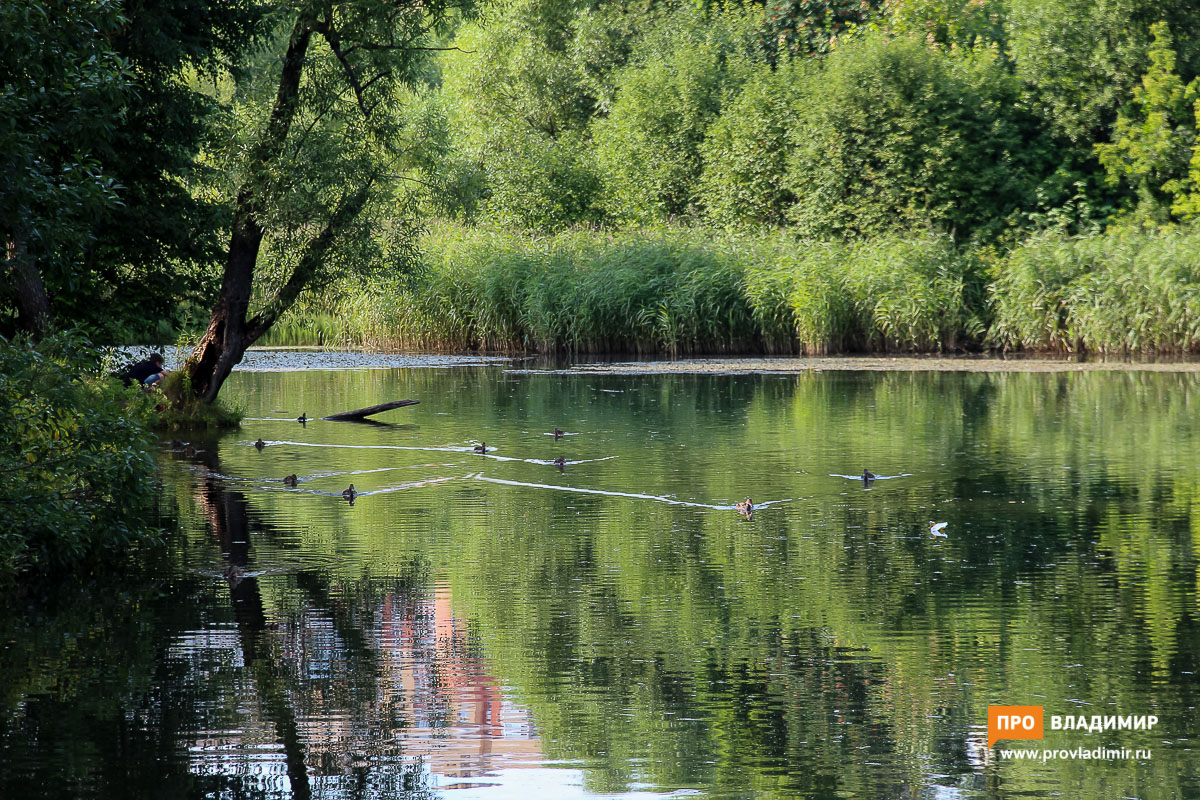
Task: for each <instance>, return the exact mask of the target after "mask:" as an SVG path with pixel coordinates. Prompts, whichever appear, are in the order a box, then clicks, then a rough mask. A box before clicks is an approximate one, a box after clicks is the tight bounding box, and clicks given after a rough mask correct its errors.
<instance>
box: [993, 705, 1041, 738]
mask: <svg viewBox="0 0 1200 800" xmlns="http://www.w3.org/2000/svg"><path fill="white" fill-rule="evenodd" d="M1043 709H1044V706H988V747H991V746H992V745H994V744H996V742H998V741H1000V740H1001V739H1041V738H1042V712H1043Z"/></svg>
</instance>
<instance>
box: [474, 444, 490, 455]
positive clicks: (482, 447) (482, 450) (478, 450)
mask: <svg viewBox="0 0 1200 800" xmlns="http://www.w3.org/2000/svg"><path fill="white" fill-rule="evenodd" d="M475 452H476V453H486V452H487V442H480V443H479V444H477V445H475Z"/></svg>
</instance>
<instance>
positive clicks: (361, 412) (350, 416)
mask: <svg viewBox="0 0 1200 800" xmlns="http://www.w3.org/2000/svg"><path fill="white" fill-rule="evenodd" d="M419 402H421V401H420V400H393V401H392V402H390V403H380V404H379V405H377V406H367V407H366V408H359V409H355V410H354V411H343V412H342V413H340V414H330V415H329V416H328V417H321V419H327V420H331V421H333V422H353V421H354V420H356V419H366V418H367V417H369V416H371V415H372V414H379V413H382V412H384V411H391V410H392V409H393V408H400V407H402V406H415V405H416V404H417V403H419Z"/></svg>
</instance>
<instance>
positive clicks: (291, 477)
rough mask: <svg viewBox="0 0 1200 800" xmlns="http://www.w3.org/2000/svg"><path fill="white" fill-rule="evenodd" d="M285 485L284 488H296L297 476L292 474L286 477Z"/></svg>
mask: <svg viewBox="0 0 1200 800" xmlns="http://www.w3.org/2000/svg"><path fill="white" fill-rule="evenodd" d="M283 485H284V486H295V485H296V474H295V473H292V474H291V475H288V476H286V477H284V479H283Z"/></svg>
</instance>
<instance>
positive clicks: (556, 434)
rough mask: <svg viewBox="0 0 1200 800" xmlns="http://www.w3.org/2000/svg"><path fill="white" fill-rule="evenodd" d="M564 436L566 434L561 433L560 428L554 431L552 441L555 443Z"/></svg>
mask: <svg viewBox="0 0 1200 800" xmlns="http://www.w3.org/2000/svg"><path fill="white" fill-rule="evenodd" d="M564 436H566V434H565V433H563V432H562V428H555V429H554V441H556V442H557V441H558V440H559V439H561V438H562V437H564Z"/></svg>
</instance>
